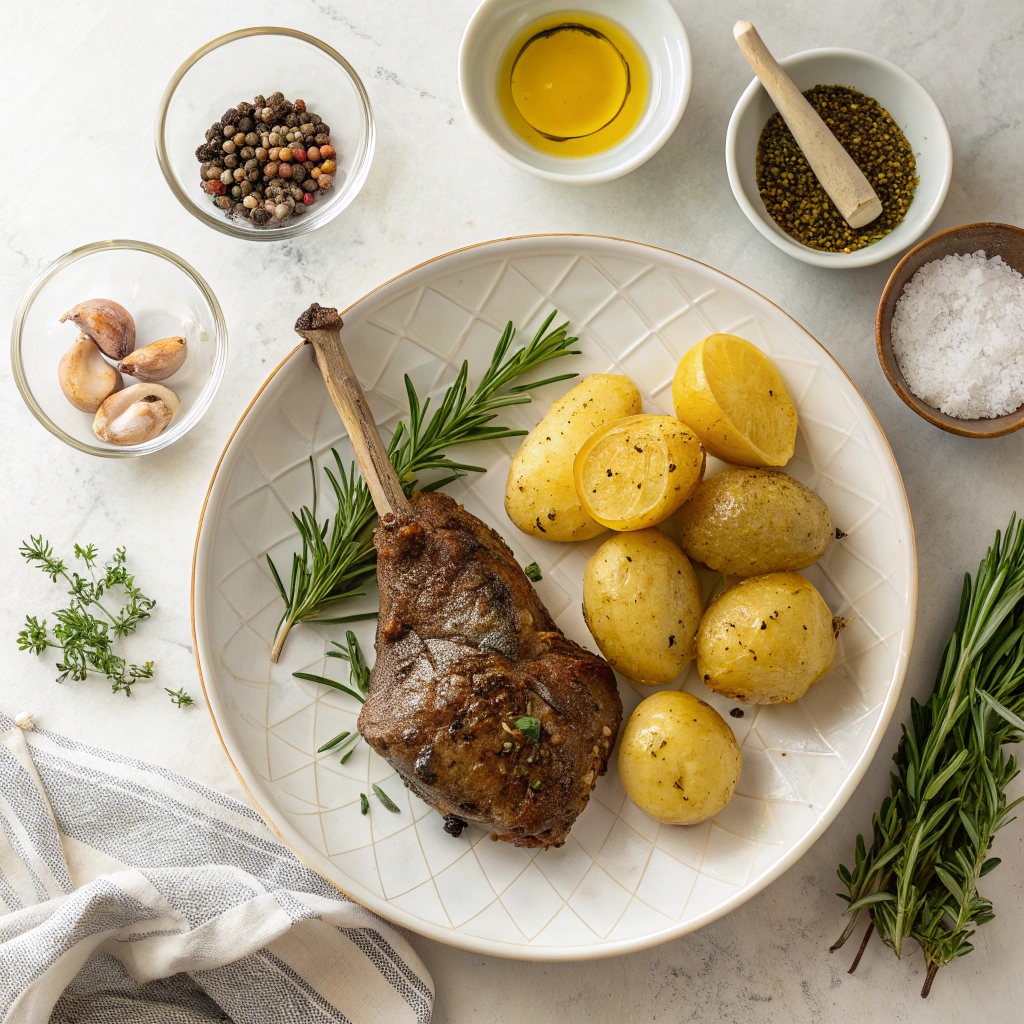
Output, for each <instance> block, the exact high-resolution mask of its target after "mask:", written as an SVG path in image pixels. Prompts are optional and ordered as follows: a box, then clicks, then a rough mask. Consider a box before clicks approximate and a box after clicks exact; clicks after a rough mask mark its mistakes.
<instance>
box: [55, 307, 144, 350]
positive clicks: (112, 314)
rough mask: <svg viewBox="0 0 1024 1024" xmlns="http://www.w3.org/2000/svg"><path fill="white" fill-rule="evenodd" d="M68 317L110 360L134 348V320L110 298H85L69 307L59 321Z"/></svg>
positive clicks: (62, 321)
mask: <svg viewBox="0 0 1024 1024" xmlns="http://www.w3.org/2000/svg"><path fill="white" fill-rule="evenodd" d="M65 320H70V321H71V322H72V323H73V324H76V325H77V327H78V329H79V330H81V331H84V332H85V333H86V334H88V335H89V337H90V338H92V340H93V341H95V342H96V344H97V345H99V347H100V351H102V352H103V354H104V355H107V356H110V358H111V359H124V357H125V356H126V355H128V353H129V352H131V351H132V350H133V349H134V348H135V321H134V320H133V319H132V315H131V313H129V312H128V310H127V309H125V308H124V306H122V305H121V304H120V303H119V302H114V300H113V299H89V301H88V302H80V303H79V304H78V305H77V306H73V307H72V308H71V309H69V310H68V311H67V312H66V313H65V314H64V315H63V316H62V317H61V318H60V322H61V323H64V321H65Z"/></svg>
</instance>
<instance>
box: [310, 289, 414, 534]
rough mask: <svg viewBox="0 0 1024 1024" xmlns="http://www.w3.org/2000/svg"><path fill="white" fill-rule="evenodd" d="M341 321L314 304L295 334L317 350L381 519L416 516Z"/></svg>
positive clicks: (319, 362) (327, 381) (317, 360)
mask: <svg viewBox="0 0 1024 1024" xmlns="http://www.w3.org/2000/svg"><path fill="white" fill-rule="evenodd" d="M341 328H342V320H341V317H340V316H339V315H338V311H337V310H336V309H330V308H325V307H323V306H320V305H319V304H318V303H316V302H314V303H313V305H312V306H310V307H309V309H307V310H306V312H305V313H303V314H302V316H300V317H299V319H298V320H296V321H295V330H296V331H297V332H298V333H299V334H300V335H301V336H302V337H303V338H305V339H306V341H308V342H309V343H310V344H311V345H312V346H313V351H314V352H315V353H316V362H317V366H319V367H320V372H321V373H322V374H323V377H324V383H325V384H326V385H327V391H328V393H329V394H330V396H331V400H332V401H333V402H334V406H335V408H336V409H337V410H338V415H339V416H340V417H341V422H342V423H344V424H345V429H346V430H347V431H348V436H349V440H350V441H351V442H352V447H353V449H354V450H355V456H356V462H358V463H359V468H360V470H362V473H363V478H364V479H365V480H366V483H367V486H368V487H369V488H370V496H371V497H372V498H373V504H374V506H375V507H376V509H377V515H379V516H386V515H388V514H394V515H407V516H411V515H412V503H411V502H410V501H409V499H408V498H407V497H406V496H405V492H404V491H403V490H402V485H401V483H400V482H399V479H398V474H397V473H396V472H395V469H394V466H392V465H391V459H389V458H388V450H387V448H386V446H385V445H384V442H383V441H382V440H381V437H380V433H379V432H378V430H377V424H376V423H374V421H373V413H372V412H371V411H370V406H369V405H368V404H367V401H366V395H364V394H363V389H362V387H361V386H360V384H359V380H358V378H357V377H356V374H355V371H354V370H353V369H352V364H351V363H350V362H349V359H348V354H347V353H346V352H345V346H344V345H342V343H341Z"/></svg>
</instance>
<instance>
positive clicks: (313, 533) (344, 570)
mask: <svg viewBox="0 0 1024 1024" xmlns="http://www.w3.org/2000/svg"><path fill="white" fill-rule="evenodd" d="M554 318H555V313H554V312H552V313H551V315H550V316H549V317H548V318H547V319H546V320H545V321H544V323H543V324H542V325H541V327H540V330H538V331H537V333H536V335H535V336H534V338H533V340H532V341H531V342H530V343H529V344H528V345H526V346H525V347H524V348H521V349H518V350H517V351H516V352H514V353H513V354H512V355H509V354H508V352H509V349H510V348H511V346H512V341H513V339H514V337H515V333H516V332H515V328H514V327H513V326H512V323H511V321H510V322H509V323H508V325H507V326H506V327H505V330H504V332H503V333H502V335H501V339H500V340H499V341H498V344H497V346H496V347H495V350H494V354H493V356H492V358H491V363H490V366H489V367H488V368H487V370H486V371H485V373H484V375H483V377H482V378H481V380H480V383H479V384H478V385H477V387H476V390H475V391H472V392H471V391H470V390H469V364H468V362H463V364H462V367H461V368H460V370H459V372H458V375H457V376H456V378H455V382H454V383H453V384H452V385H451V387H449V388H448V390H447V391H446V392H445V394H444V397H443V398H442V399H441V402H440V404H439V405H438V406H437V408H436V409H434V411H433V413H432V414H430V415H429V416H428V411H429V410H430V399H429V398H428V399H426V400H425V401H422V402H421V401H420V398H419V396H418V395H417V393H416V389H415V387H413V384H412V381H411V380H410V379H409V377H408V375H407V376H406V378H405V389H406V393H407V395H408V398H409V421H408V423H405V422H401V423H399V424H398V427H397V428H396V430H395V433H394V435H393V436H392V438H391V442H390V444H389V445H388V454H389V456H390V458H391V462H392V465H393V466H394V467H395V470H396V471H397V473H398V478H399V479H400V480H401V481H402V483H403V486H404V488H405V491H406V493H407V494H412V492H413V490H414V489H415V488H416V487H418V486H419V487H420V489H421V490H438V489H439V488H441V487H444V486H446V485H447V484H450V483H451V482H452V481H454V480H457V479H458V478H459V477H461V476H465V475H466V474H467V473H482V472H483V469H482V467H480V466H473V465H469V464H467V463H463V462H456V461H455V460H454V459H451V458H449V457H448V455H446V454H445V453H446V452H447V451H449V450H450V449H451V448H453V447H454V446H455V445H460V444H469V443H471V442H476V441H494V440H497V439H498V438H503V437H518V436H520V435H522V434H525V433H526V431H524V430H514V429H512V428H510V427H505V426H501V425H500V424H498V423H495V422H494V421H495V420H496V418H497V417H498V414H499V412H500V411H501V410H502V409H503V408H505V407H506V406H510V405H525V404H527V403H529V402H530V401H531V398H530V395H529V392H531V391H534V390H536V389H537V388H540V387H543V386H544V385H545V384H553V383H555V382H556V381H562V380H569V379H570V378H572V377H575V376H576V374H575V373H563V374H559V375H557V376H555V377H547V378H545V379H544V380H539V381H534V382H532V383H528V384H518V385H516V386H514V387H513V386H512V383H513V381H515V380H517V379H519V378H521V377H523V376H525V375H527V374H529V373H532V372H533V371H534V370H536V369H538V367H540V366H543V365H544V364H545V363H548V362H550V361H551V360H553V359H560V358H562V357H563V356H568V355H577V354H578V350H576V349H574V348H573V347H572V346H573V345H574V344H575V343H576V341H578V339H577V338H574V337H570V336H569V334H568V330H567V328H568V324H562V325H561V326H560V327H555V328H551V323H552V321H553V320H554ZM332 451H333V450H332ZM333 455H334V462H335V466H334V469H333V470H332V469H331V468H330V467H325V469H324V472H325V473H326V474H327V478H328V480H329V481H330V484H331V487H332V489H333V490H334V495H335V498H336V499H337V503H338V511H337V513H336V514H335V516H334V518H333V520H332V519H330V518H328V519H325V520H324V521H323V522H321V521H320V519H319V518H318V516H317V486H316V472H315V470H314V469H313V461H312V459H311V460H310V469H311V471H312V473H313V501H312V506H304V507H303V508H301V509H299V511H298V512H296V513H292V518H293V519H294V520H295V525H296V526H297V527H298V530H299V538H300V540H301V543H302V547H301V550H300V551H297V552H295V553H294V554H293V555H292V567H291V575H290V577H289V579H288V583H287V585H286V584H285V582H284V580H283V578H282V577H281V575H280V574H279V573H278V571H277V567H276V566H275V565H274V563H273V561H272V560H271V558H270V556H269V555H268V556H267V562H268V563H269V565H270V570H271V572H272V573H273V575H274V579H275V581H276V582H277V587H278V589H279V590H280V592H281V598H282V600H283V601H284V611H283V613H282V615H281V621H280V623H279V624H278V629H277V637H276V639H275V642H274V647H273V650H272V651H271V655H270V657H271V660H272V661H277V659H278V658H279V657H280V654H281V648H282V647H283V646H284V642H285V640H286V639H287V636H288V633H289V631H290V630H291V628H292V627H293V626H294V625H295V624H296V623H298V622H310V621H315V622H321V623H330V622H353V621H355V620H356V619H362V618H371V617H373V614H375V613H370V614H368V615H359V616H353V615H346V616H341V617H340V618H339V617H332V618H321V616H322V615H323V613H324V612H325V611H326V610H327V609H328V608H329V607H330V606H332V605H336V604H338V603H340V602H342V601H344V600H346V599H348V598H351V597H359V596H362V594H363V589H362V588H363V587H364V586H365V585H366V584H367V583H369V582H370V581H372V580H373V578H374V576H375V575H376V552H375V551H374V547H373V538H372V530H373V526H374V523H375V522H376V519H377V513H376V511H375V510H374V507H373V501H372V500H371V498H370V492H369V488H368V487H367V486H366V483H365V481H364V480H363V479H362V477H360V476H359V475H358V474H357V473H356V468H355V464H354V463H353V464H352V465H350V466H349V467H348V469H346V467H345V465H344V463H343V462H342V461H341V456H339V455H338V453H337V451H333ZM431 471H436V472H440V473H442V474H443V475H441V476H440V477H437V478H435V479H433V480H431V481H430V482H428V483H427V484H425V485H420V483H419V477H420V475H421V474H423V473H428V472H431Z"/></svg>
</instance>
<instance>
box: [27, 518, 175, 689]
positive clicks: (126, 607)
mask: <svg viewBox="0 0 1024 1024" xmlns="http://www.w3.org/2000/svg"><path fill="white" fill-rule="evenodd" d="M21 555H22V557H23V558H24V559H25V561H26V562H29V563H30V564H31V565H34V566H36V568H38V569H40V570H41V571H42V572H43V573H44V574H45V575H47V576H49V577H50V579H51V580H52V581H53V582H54V583H56V582H57V581H58V580H63V581H64V582H65V583H66V584H67V585H68V596H69V598H70V600H69V602H68V606H67V607H66V608H60V609H58V610H57V611H55V612H54V613H53V617H54V619H55V620H56V625H55V626H54V627H53V630H52V632H51V631H50V629H49V627H48V626H47V624H46V619H43V621H42V622H40V621H39V619H38V618H37V617H36V616H35V615H28V616H26V618H25V628H24V629H23V630H22V631H21V632H20V633H19V634H18V648H19V650H22V651H31V652H32V653H33V654H36V655H39V654H43V653H44V652H45V651H47V650H48V649H53V650H56V651H60V661H58V662H57V669H58V672H59V675H58V676H57V682H58V683H62V682H64V680H65V679H68V678H71V679H76V680H83V679H85V678H86V677H87V676H88V675H89V674H90V673H93V674H99V675H103V676H106V678H107V679H109V680H110V686H111V689H112V691H113V692H114V693H119V692H120V693H124V694H125V696H131V692H132V686H133V685H134V684H135V683H136V682H137V681H138V680H140V679H150V678H151V677H152V675H153V662H151V661H147V662H145V663H144V664H142V665H136V664H133V663H129V662H127V661H126V660H125V659H124V658H122V657H121V656H120V655H119V654H115V653H114V641H115V640H116V639H119V638H123V637H126V636H128V635H129V634H131V633H134V632H135V630H136V629H138V626H139V623H140V622H142V620H143V619H148V618H149V613H150V611H151V610H152V609H153V608H154V607H155V605H156V602H155V601H154V600H153V599H152V598H149V597H146V595H145V594H143V593H142V591H141V590H140V589H139V588H138V587H137V586H136V585H135V577H134V576H133V575H132V574H131V573H129V572H128V569H127V567H126V561H127V559H126V556H125V550H124V548H118V549H117V550H116V551H115V552H114V556H113V558H111V559H110V561H109V562H106V563H104V564H103V565H100V564H99V554H98V552H97V550H96V547H95V545H93V544H89V545H88V546H86V547H84V548H83V547H81V546H80V545H78V544H76V545H75V560H76V561H78V562H81V563H82V566H83V568H84V569H85V571H86V572H87V573H88V575H82V574H81V573H79V572H77V571H76V570H74V569H70V568H69V567H68V566H67V564H66V563H65V562H64V560H63V559H61V558H58V557H57V556H56V555H55V554H54V553H53V548H52V547H51V546H50V544H49V543H48V542H47V541H44V540H43V538H42V537H41V536H40V537H32V538H30V539H29V541H28V542H26V543H23V544H22V545H21ZM117 590H120V591H121V592H122V593H123V595H124V603H123V604H121V606H120V607H114V606H111V607H113V608H114V610H113V611H112V610H111V608H108V607H107V605H109V604H110V598H111V597H112V596H114V592H115V591H117ZM168 692H169V693H170V691H168ZM175 698H179V699H175ZM171 699H172V700H174V701H175V703H176V704H178V706H179V707H181V706H182V704H183V703H186V704H187V703H191V702H192V699H191V698H190V697H189V696H188V694H185V693H184V691H180V690H179V691H178V692H177V694H171Z"/></svg>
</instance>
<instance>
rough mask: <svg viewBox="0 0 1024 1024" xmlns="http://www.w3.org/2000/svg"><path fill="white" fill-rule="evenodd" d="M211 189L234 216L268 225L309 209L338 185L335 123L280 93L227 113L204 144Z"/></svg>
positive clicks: (206, 182)
mask: <svg viewBox="0 0 1024 1024" xmlns="http://www.w3.org/2000/svg"><path fill="white" fill-rule="evenodd" d="M196 159H197V160H198V161H199V162H200V177H201V180H202V183H203V190H204V191H205V192H206V193H207V194H208V195H210V196H212V197H213V199H214V202H215V203H216V204H217V206H218V207H219V208H220V209H222V210H224V211H225V213H227V214H228V215H229V216H239V217H247V218H248V219H249V220H251V221H252V222H253V224H256V225H258V226H259V227H263V226H265V225H268V224H273V223H276V222H279V221H284V220H287V219H288V218H289V217H295V216H298V215H300V214H302V213H304V212H305V210H306V208H307V207H309V206H312V205H313V203H315V202H316V201H317V199H318V198H319V197H320V196H322V195H323V194H324V193H325V192H328V191H329V190H330V189H331V187H332V186H333V185H334V177H335V174H336V173H337V168H338V164H337V151H336V150H335V148H334V147H333V146H332V145H331V129H330V128H329V127H328V126H327V125H326V124H324V122H323V121H322V120H321V118H320V116H319V115H318V114H314V113H313V112H312V111H308V110H306V102H305V100H301V99H297V100H295V101H294V102H291V101H289V100H286V99H285V98H284V94H283V93H280V92H275V93H272V94H271V95H270V96H267V97H264V96H256V97H255V98H254V99H253V101H252V103H239V104H238V106H237V107H232V108H231V109H230V110H226V111H224V116H223V117H222V118H221V119H220V120H219V121H215V122H214V123H213V124H212V125H210V127H209V129H207V132H206V142H204V143H203V145H201V146H200V147H199V148H198V149H197V150H196Z"/></svg>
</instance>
